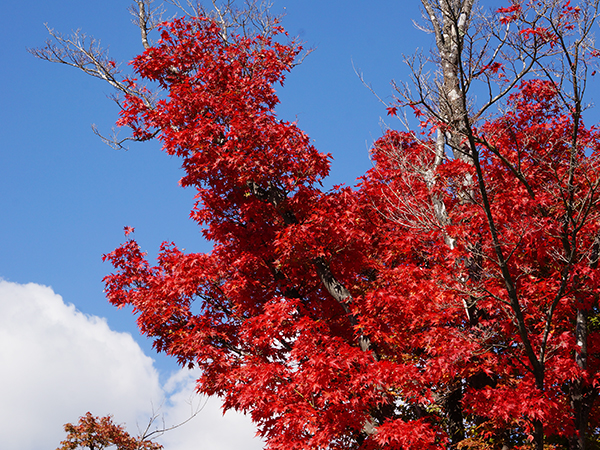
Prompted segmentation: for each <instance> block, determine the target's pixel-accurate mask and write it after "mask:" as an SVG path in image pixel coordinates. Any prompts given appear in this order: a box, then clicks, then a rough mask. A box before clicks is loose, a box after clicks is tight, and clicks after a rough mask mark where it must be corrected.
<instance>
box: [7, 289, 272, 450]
mask: <svg viewBox="0 0 600 450" xmlns="http://www.w3.org/2000/svg"><path fill="white" fill-rule="evenodd" d="M192 392H193V375H192V374H190V373H188V372H187V371H181V372H178V373H177V374H175V375H174V376H173V377H171V379H170V380H169V381H168V382H167V384H166V385H165V386H164V387H162V386H161V385H160V383H159V377H158V373H157V370H156V369H155V367H154V365H153V361H152V359H151V358H150V357H148V356H146V355H145V354H144V353H143V351H142V350H141V348H140V347H139V345H138V344H137V343H136V342H135V341H134V339H133V338H132V337H131V335H129V334H127V333H118V332H115V331H113V330H111V329H110V328H109V327H108V325H107V323H106V321H105V319H102V318H99V317H96V316H87V315H85V314H82V313H81V312H79V311H77V310H76V309H75V307H74V306H73V305H67V304H65V303H64V302H63V300H62V298H61V297H60V296H59V295H57V294H55V293H54V292H53V291H52V289H51V288H49V287H45V286H40V285H37V284H33V283H30V284H26V285H20V284H16V283H10V282H7V281H3V280H0V424H1V426H2V429H3V430H4V431H3V433H2V437H1V438H0V440H1V447H2V449H3V450H37V449H42V448H50V449H52V448H56V447H57V446H58V444H59V442H60V441H61V440H62V439H63V438H64V436H65V433H64V431H63V428H62V427H63V425H64V424H65V423H66V422H76V421H77V419H78V417H79V416H81V415H83V414H85V412H87V411H90V412H92V414H94V415H107V414H112V415H113V416H114V420H115V422H117V423H126V424H128V425H129V427H128V428H129V430H130V431H131V432H132V433H136V432H137V430H136V426H135V424H136V423H143V422H144V420H145V418H146V417H148V415H149V414H150V413H151V411H150V410H151V405H152V404H154V405H158V404H164V406H163V408H162V411H159V412H162V413H164V416H165V424H166V425H167V426H168V425H172V424H174V423H177V422H180V421H182V420H184V419H185V418H186V417H189V411H190V405H189V403H188V401H189V398H190V395H191V393H192ZM165 396H166V398H167V399H166V400H165ZM196 402H197V400H196ZM253 434H254V428H253V427H252V425H251V424H250V423H249V420H248V419H247V418H245V417H243V416H240V415H238V414H228V415H226V416H225V417H222V414H221V412H220V410H219V404H218V401H215V399H210V400H209V401H208V402H207V404H206V406H205V407H204V409H203V410H202V411H201V412H200V413H199V414H198V415H197V416H196V417H195V418H194V419H193V420H192V421H191V422H189V423H188V424H186V425H184V426H182V427H180V428H178V429H176V430H173V431H170V432H168V433H166V434H165V435H164V436H163V437H162V438H161V442H162V443H164V444H165V449H166V450H191V449H196V448H210V449H211V450H230V449H231V450H233V449H236V450H238V449H240V450H241V449H244V450H246V449H247V450H254V449H259V448H261V445H260V441H258V440H257V439H252V436H253Z"/></svg>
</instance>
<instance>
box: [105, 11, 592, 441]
mask: <svg viewBox="0 0 600 450" xmlns="http://www.w3.org/2000/svg"><path fill="white" fill-rule="evenodd" d="M138 3H143V2H138ZM422 3H423V6H424V7H425V9H426V10H427V12H428V13H430V14H429V15H430V17H431V21H432V25H433V31H434V34H435V36H436V39H437V41H436V42H437V44H436V45H437V47H438V50H439V56H440V60H441V66H442V72H441V75H440V76H441V77H442V78H441V80H440V81H438V82H436V83H434V84H433V85H427V84H426V80H425V79H424V78H422V77H421V75H420V72H419V70H418V68H416V69H417V70H416V73H417V77H416V78H415V80H416V84H417V87H418V89H417V90H416V92H417V96H416V97H411V96H410V95H409V94H407V93H406V91H399V92H400V94H401V95H400V97H399V99H398V101H397V102H396V103H395V104H393V105H391V106H389V107H388V112H389V114H390V115H396V114H397V112H398V110H399V109H400V108H401V107H403V106H410V107H412V108H413V110H414V111H415V112H416V113H417V115H418V117H419V120H422V123H421V128H420V129H419V131H409V132H399V131H393V130H390V131H387V132H386V133H385V134H384V136H383V137H382V138H380V139H379V140H378V141H377V142H376V143H375V144H374V146H373V149H372V159H373V161H374V167H373V169H371V170H370V171H368V172H367V173H366V174H365V176H364V177H362V179H361V180H360V181H359V184H358V185H357V186H356V187H354V188H349V187H338V188H336V189H333V190H331V191H327V192H324V191H323V190H322V189H321V188H320V186H321V181H322V180H323V179H324V178H325V177H326V176H327V174H328V171H329V164H330V157H329V155H325V154H322V153H319V152H318V151H317V150H316V149H315V148H314V147H313V146H312V145H311V144H310V141H309V139H308V137H307V136H306V135H305V134H304V133H303V132H302V131H301V130H300V129H299V128H298V126H297V125H296V124H295V123H289V122H286V121H282V120H280V119H278V118H277V116H276V114H275V112H274V108H275V106H276V105H277V103H278V98H277V95H276V91H275V86H276V85H278V84H281V83H283V81H284V78H285V74H286V73H287V72H288V71H289V70H291V69H292V67H293V65H294V61H295V60H296V58H297V56H298V54H299V52H300V50H301V48H300V47H299V46H298V45H297V44H295V43H294V42H288V43H282V41H283V39H282V38H285V36H286V35H285V33H284V32H283V30H282V29H281V28H280V27H278V26H275V27H273V28H271V29H270V32H269V33H262V34H258V35H257V36H249V35H247V34H235V33H229V31H228V30H227V29H226V28H225V29H224V26H223V24H224V23H223V22H219V20H215V19H211V18H209V17H204V16H199V17H193V18H184V19H175V20H172V21H170V22H167V23H164V24H162V25H161V35H160V40H159V41H158V42H157V43H156V44H155V45H153V46H148V47H147V49H146V51H145V52H144V53H143V54H141V55H140V56H138V57H137V58H135V60H134V61H133V63H132V64H133V68H134V71H135V73H136V77H137V78H138V79H140V80H146V81H148V82H150V83H153V84H155V85H158V86H159V88H160V89H161V90H162V92H164V93H165V94H164V95H163V96H161V97H159V98H158V99H157V100H152V96H151V95H150V94H151V92H150V91H149V90H147V89H146V88H144V87H142V86H141V84H140V83H139V81H138V79H136V78H133V77H131V78H128V79H125V80H124V81H123V82H122V83H121V84H119V88H120V89H121V90H122V91H123V92H124V93H125V99H124V101H123V102H122V103H121V106H122V111H121V118H120V120H119V122H118V124H119V125H120V126H127V127H130V128H131V129H132V130H133V138H135V139H138V140H147V139H151V138H158V139H160V140H161V142H162V144H163V148H164V150H165V151H166V152H167V153H169V154H171V155H176V156H178V157H180V158H181V159H182V166H183V169H184V170H185V176H184V177H183V178H182V179H181V184H182V185H183V186H186V187H192V188H194V189H196V191H197V197H196V199H197V201H196V204H195V206H194V208H193V210H192V214H191V217H192V218H193V220H195V221H196V222H197V223H198V224H199V226H200V227H201V228H202V232H203V234H204V237H205V238H206V239H208V240H209V241H211V242H212V243H213V245H214V246H213V250H212V251H211V252H210V253H184V252H183V251H181V250H179V249H178V248H177V247H176V246H175V244H173V243H164V244H163V245H162V247H161V251H160V254H159V256H158V261H157V264H156V265H151V264H150V263H149V262H148V261H147V260H146V257H145V254H144V253H143V252H142V251H141V249H140V247H139V245H138V243H137V242H136V241H135V240H134V239H129V240H128V241H127V242H126V243H124V244H123V245H122V246H120V247H119V248H117V249H116V250H115V251H113V252H112V253H110V254H108V255H106V256H105V259H107V260H109V261H110V262H111V263H112V264H113V265H114V267H115V268H116V272H115V273H114V274H112V275H109V276H107V277H106V278H105V282H106V291H107V295H108V298H109V300H110V301H111V302H112V303H113V304H115V305H116V306H124V305H132V306H133V308H134V312H135V313H136V314H137V315H138V324H139V327H140V330H141V331H142V333H144V334H146V335H148V336H150V337H152V338H153V339H154V345H155V347H156V348H157V349H158V350H159V351H164V352H166V353H167V354H169V355H172V356H174V357H176V358H177V360H178V361H179V363H180V364H181V365H183V366H190V367H192V366H193V367H199V368H200V369H201V372H202V376H201V378H200V379H199V380H198V385H197V387H198V390H199V391H200V392H202V393H204V394H208V395H218V396H220V397H222V399H223V401H224V407H225V408H226V409H229V408H233V409H236V410H239V411H243V412H246V413H248V414H250V415H251V417H252V419H253V420H254V422H255V423H256V424H257V426H258V429H259V433H260V434H261V435H262V436H263V437H264V438H265V439H266V442H267V446H268V447H269V448H272V449H286V450H290V449H320V448H323V449H348V448H361V449H409V448H412V449H423V448H448V447H452V448H477V449H496V448H498V449H500V448H529V447H531V446H533V447H534V448H536V449H539V450H541V449H543V448H544V446H545V445H546V446H548V445H549V446H556V447H557V448H571V449H583V448H587V447H589V446H591V445H594V446H597V445H598V441H597V434H598V433H597V430H598V427H599V426H600V424H599V423H598V418H599V411H598V402H597V401H596V397H597V383H598V381H599V374H598V368H599V367H598V365H599V360H598V356H599V350H600V349H599V348H598V346H599V344H600V340H599V335H598V332H599V330H600V321H599V320H598V312H599V311H598V289H599V287H600V286H599V282H600V279H599V275H598V267H597V266H598V258H599V254H600V240H599V238H600V233H599V227H600V220H599V219H600V203H599V196H600V193H599V192H598V188H599V183H600V176H599V169H600V167H599V159H598V158H599V154H598V152H599V144H600V135H599V132H598V130H597V129H596V128H595V127H585V126H584V124H583V122H582V111H583V105H584V103H583V93H584V90H585V83H584V80H585V75H586V74H587V68H588V66H589V64H590V61H591V59H592V58H593V57H595V55H596V51H595V50H594V49H593V46H592V45H591V44H590V34H589V33H590V30H591V26H592V24H594V23H595V19H596V15H597V12H595V11H597V6H598V4H597V2H587V3H585V4H584V5H582V6H581V7H579V6H577V7H574V6H571V5H570V2H560V1H537V2H519V1H516V0H515V1H513V2H511V5H510V6H508V7H506V8H501V9H500V10H499V11H498V15H497V16H496V17H495V19H494V20H495V21H496V24H497V25H498V27H497V28H493V30H492V31H491V32H490V33H491V34H489V35H487V36H488V38H489V39H488V41H486V42H487V43H488V44H489V42H492V40H493V39H495V41H494V42H496V48H497V49H499V50H498V51H488V50H489V49H488V48H487V47H486V45H487V44H485V45H484V50H482V51H481V53H476V52H474V51H473V49H474V48H475V46H476V45H479V43H478V42H479V41H477V40H475V39H470V37H472V36H473V34H469V33H470V29H469V28H468V27H469V19H470V18H471V16H472V15H473V14H474V13H473V10H472V8H473V1H467V0H465V1H456V2H446V1H440V2H439V3H434V2H430V1H428V0H423V1H422ZM511 27H512V28H511ZM481 29H482V28H479V29H478V30H479V31H477V32H480V31H481ZM498 30H500V31H498ZM502 30H504V31H502ZM461 58H462V59H461ZM546 61H549V62H548V63H546ZM517 62H519V63H520V64H522V66H523V69H519V68H518V67H517V64H516V63H517ZM557 62H559V63H561V64H562V66H560V67H563V68H564V70H563V71H562V72H561V74H562V75H561V76H562V78H559V81H557V80H556V73H555V72H553V70H555V68H556V64H557ZM550 63H552V64H555V65H554V66H552V67H553V68H552V69H551V68H550V67H551V66H550ZM476 81H480V82H482V83H483V85H484V86H485V87H487V88H489V95H488V97H489V98H488V100H487V101H484V102H483V103H482V104H481V105H480V109H478V110H477V109H475V110H474V108H473V106H472V105H470V104H469V100H470V99H472V98H473V94H472V93H471V91H470V89H472V84H473V83H475V82H476ZM427 86H430V87H429V90H427V89H424V88H425V87H427ZM431 86H433V87H431ZM436 89H437V90H436ZM432 92H433V93H436V94H437V95H434V96H432V95H431V93H432ZM485 92H486V91H484V95H483V97H484V99H485V98H486V95H487V94H485ZM402 94H404V97H403V96H402ZM432 97H435V101H432V100H431V98H432ZM491 107H494V108H496V111H497V112H496V113H494V114H491V113H490V110H491Z"/></svg>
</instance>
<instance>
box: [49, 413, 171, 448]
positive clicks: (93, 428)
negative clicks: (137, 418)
mask: <svg viewBox="0 0 600 450" xmlns="http://www.w3.org/2000/svg"><path fill="white" fill-rule="evenodd" d="M65 431H66V432H67V438H66V439H65V440H64V441H62V442H61V446H60V447H59V448H58V449H57V450H79V449H81V450H103V449H110V448H114V450H161V449H162V448H163V447H162V445H160V444H156V443H154V442H152V441H150V440H147V439H144V438H135V437H133V436H131V435H130V434H129V433H128V432H127V431H125V429H124V428H123V427H122V426H121V425H116V424H115V423H113V421H112V418H111V417H110V416H107V417H95V416H93V415H92V414H91V413H89V412H88V413H86V414H85V415H84V416H82V417H80V419H79V422H78V423H77V424H76V425H74V424H72V423H68V424H66V425H65Z"/></svg>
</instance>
